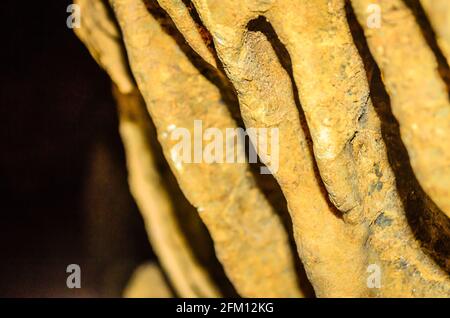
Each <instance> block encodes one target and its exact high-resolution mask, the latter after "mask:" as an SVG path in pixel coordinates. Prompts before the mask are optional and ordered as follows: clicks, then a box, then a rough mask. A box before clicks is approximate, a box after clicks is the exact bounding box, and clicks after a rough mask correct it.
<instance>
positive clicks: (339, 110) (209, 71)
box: [85, 0, 450, 297]
mask: <svg viewBox="0 0 450 318" xmlns="http://www.w3.org/2000/svg"><path fill="white" fill-rule="evenodd" d="M437 2H439V1H437ZM110 3H111V5H112V8H113V10H114V12H115V16H116V18H117V20H118V23H119V24H120V27H121V29H122V33H123V37H124V42H125V44H126V52H127V54H128V58H129V63H130V67H131V69H132V72H133V75H134V77H135V79H136V82H137V84H138V87H139V90H140V92H141V93H142V95H143V97H144V99H145V103H146V105H147V109H148V113H149V114H150V116H151V119H152V120H153V122H154V124H155V126H156V129H157V133H158V140H159V142H160V144H161V146H162V149H163V152H164V154H165V157H166V158H167V160H168V162H169V165H170V168H171V170H172V171H173V172H174V174H175V177H176V179H177V181H178V183H179V185H180V187H181V189H182V190H183V193H184V194H185V196H186V198H187V199H188V200H189V201H190V202H191V203H192V204H193V205H194V206H195V207H196V208H197V210H198V212H199V215H200V217H201V218H202V220H203V221H204V223H205V224H206V226H207V228H208V230H209V232H210V234H211V236H212V239H213V241H214V244H215V251H216V254H217V257H218V259H219V260H220V262H221V263H222V264H223V266H224V269H225V271H226V273H227V275H228V277H229V278H230V280H231V282H232V283H233V285H234V286H235V288H236V290H237V291H238V293H239V294H240V295H242V296H251V297H252V296H259V297H265V296H275V297H276V296H302V295H307V294H306V293H305V292H304V291H303V290H302V291H301V290H300V289H299V287H298V284H297V279H298V275H297V274H296V271H295V268H294V263H293V260H294V259H295V255H293V254H292V251H291V249H290V246H289V242H288V232H289V231H288V230H287V229H286V228H285V227H283V225H282V223H281V219H280V217H279V215H278V213H279V211H277V210H278V208H280V209H281V207H279V206H275V207H274V206H271V204H269V201H268V200H267V198H266V197H265V196H264V194H263V189H262V186H261V184H260V183H258V180H257V178H256V177H255V176H254V175H252V174H251V173H250V170H249V165H248V164H246V163H234V164H228V163H223V164H221V163H212V164H211V163H205V162H197V163H195V162H194V163H191V164H185V163H182V162H181V161H180V158H179V154H178V153H177V152H174V151H173V149H174V148H173V147H174V146H175V145H176V144H177V142H178V140H172V138H169V137H170V135H171V132H172V131H173V130H174V128H177V127H183V128H187V129H188V131H189V132H191V133H192V131H193V125H194V120H202V123H203V130H206V129H207V128H208V127H215V128H219V129H221V131H225V129H226V128H235V127H237V124H236V121H235V120H234V119H233V118H236V119H237V120H238V121H239V120H240V118H242V121H243V124H244V125H245V126H246V127H247V128H249V127H260V128H268V129H270V128H278V131H279V169H278V170H274V171H273V175H274V177H275V179H276V182H277V183H278V184H279V186H280V189H281V191H282V193H283V195H284V197H285V198H286V200H287V204H288V208H289V214H290V217H291V220H292V227H293V232H294V238H295V244H296V249H297V252H298V255H299V257H300V259H301V262H302V263H303V266H304V268H305V271H306V274H307V277H308V280H309V282H310V283H311V285H312V286H313V288H314V292H315V294H316V296H318V297H450V276H449V272H450V240H449V238H450V220H449V219H448V217H447V216H448V215H449V211H450V209H449V203H450V201H449V198H450V193H449V189H450V170H449V169H450V157H449V155H450V151H449V149H450V147H449V146H450V144H449V141H448V136H450V117H449V116H450V104H449V99H448V91H447V87H446V85H445V81H444V80H443V79H442V73H439V71H438V61H437V60H436V56H435V53H434V52H433V51H436V49H435V48H430V47H429V44H428V43H427V41H426V40H425V37H424V35H423V34H422V30H421V26H420V24H418V22H417V21H416V19H415V18H414V15H413V14H412V12H411V10H410V8H409V7H408V6H407V5H405V4H404V3H403V1H401V0H392V1H373V0H371V1H369V0H367V1H366V0H352V1H351V6H350V5H349V3H347V2H346V1H344V0H317V1H294V0H228V1H222V0H192V1H188V0H158V1H150V0H149V1H143V0H129V1H126V0H110ZM373 3H377V4H378V5H380V8H381V17H382V26H381V28H379V29H373V28H369V27H368V25H367V23H366V19H367V16H368V11H367V8H368V5H369V4H373ZM422 3H423V6H424V9H425V12H426V13H427V14H428V16H429V17H430V20H431V23H432V25H433V27H434V28H435V32H436V38H437V40H438V43H439V45H440V46H441V48H442V51H443V53H444V55H445V54H447V53H446V52H448V51H447V49H446V48H445V45H446V44H445V41H446V34H447V33H446V32H448V24H447V25H446V23H445V21H447V20H445V19H446V18H442V16H443V15H445V14H446V13H442V12H437V11H436V9H435V8H433V7H432V6H430V5H429V4H427V1H426V0H423V1H422ZM439 3H440V6H441V8H442V11H445V10H447V7H445V5H443V4H442V3H441V2H439ZM352 8H353V9H354V10H355V12H353V9H352ZM444 9H445V10H444ZM446 12H447V13H448V10H447V11H446ZM355 15H356V18H357V20H356V18H355ZM447 16H448V15H447ZM358 21H359V24H358ZM92 34H93V36H96V35H95V33H92ZM364 35H365V36H364ZM85 41H86V40H85ZM86 42H87V43H89V42H88V41H86ZM91 51H92V50H91ZM372 55H373V57H372ZM447 57H448V55H447ZM417 61H420V63H418V62H417ZM100 64H102V62H101V60H100ZM104 64H105V62H103V65H104ZM441 64H442V63H441ZM440 66H441V68H442V65H440ZM104 67H105V66H104ZM447 67H448V65H447ZM106 68H107V67H106ZM444 68H445V65H444ZM380 71H381V75H382V76H383V77H382V80H381V77H380ZM110 74H111V77H112V79H113V80H114V76H113V74H112V73H111V72H110ZM116 77H117V76H116ZM118 85H119V84H118ZM231 85H232V86H231ZM386 91H387V93H386ZM234 94H235V95H234ZM388 94H389V95H388ZM236 98H237V101H238V104H239V111H238V112H237V113H236V110H235V109H234V106H235V104H236ZM118 101H119V105H120V104H121V102H120V98H118ZM391 108H392V113H393V115H394V116H395V118H396V119H397V120H398V123H397V122H396V120H395V119H394V117H393V115H392V113H391ZM141 111H142V110H141ZM145 115H147V114H143V113H137V114H135V115H134V116H138V117H139V120H137V122H139V121H140V118H141V117H145ZM122 127H123V126H122ZM121 129H122V133H123V138H124V143H125V145H127V144H129V145H131V144H133V143H134V144H135V145H136V144H137V143H136V141H138V140H139V139H140V138H144V137H145V135H146V134H147V133H145V132H144V131H142V130H141V131H140V132H139V134H140V135H139V136H133V135H132V134H128V135H127V134H126V133H124V132H125V130H124V129H123V128H121ZM399 129H400V133H399V132H398V130H399ZM224 135H225V134H224ZM264 138H265V137H264V136H263V135H258V134H257V135H255V136H253V139H252V142H253V144H254V145H255V148H256V151H257V153H258V155H259V157H260V158H261V160H262V161H263V162H265V159H267V158H270V157H271V156H274V155H276V154H275V150H274V149H272V148H270V149H269V151H268V152H267V153H266V152H264V151H263V150H262V149H260V148H259V147H258V143H259V142H260V140H262V139H264ZM262 141H263V142H267V141H268V140H262ZM403 143H404V145H403ZM146 147H147V146H145V144H141V146H139V147H134V149H135V150H134V151H133V153H127V157H128V156H130V161H133V162H134V161H135V160H139V159H140V158H141V156H145V155H146V153H147V152H146V150H145V149H144V148H146ZM139 154H142V155H141V156H140V155H139ZM132 158H135V159H132ZM148 162H151V160H148ZM410 165H411V166H412V169H411V167H410ZM132 166H139V165H138V164H133V165H132ZM140 167H141V168H140V169H142V170H140V171H145V169H146V166H145V163H144V164H142V163H141V164H140ZM134 173H135V174H134V176H135V179H138V178H139V175H140V173H139V171H138V170H136V171H135V172H134ZM152 173H155V176H154V177H152V178H147V179H142V182H141V183H140V184H137V183H135V186H134V187H135V189H134V192H136V193H138V192H140V193H141V194H140V197H141V199H142V200H145V198H146V194H145V193H149V194H150V193H152V196H157V195H158V193H157V191H158V189H157V188H156V187H155V184H154V183H153V185H152V182H154V180H157V179H158V176H157V175H156V171H154V172H152ZM130 175H131V176H133V171H132V168H131V167H130ZM416 178H417V179H416ZM132 180H133V178H131V181H132ZM132 182H133V181H132ZM156 184H157V183H156ZM149 185H150V186H149ZM132 186H133V183H132ZM152 186H153V188H152ZM422 188H423V189H422ZM163 197H164V196H163ZM164 200H165V201H164V202H165V203H166V204H167V203H168V200H169V199H168V198H167V197H165V198H164ZM277 212H278V213H277ZM446 214H447V215H446ZM154 224H157V222H154ZM158 224H159V223H158ZM161 224H162V223H161ZM168 229H169V230H170V228H168ZM149 231H150V232H152V231H158V228H157V227H156V228H149ZM161 254H164V252H161ZM177 262H178V261H175V263H177ZM374 266H375V267H377V268H379V269H380V274H381V286H377V287H376V288H374V287H373V286H370V285H369V284H368V276H369V275H370V271H371V270H370V269H371V268H373V267H374ZM163 268H164V269H165V270H168V269H166V265H164V264H163ZM199 277H200V278H196V279H195V281H202V282H203V283H202V284H205V280H204V279H203V280H202V279H201V277H203V276H199Z"/></svg>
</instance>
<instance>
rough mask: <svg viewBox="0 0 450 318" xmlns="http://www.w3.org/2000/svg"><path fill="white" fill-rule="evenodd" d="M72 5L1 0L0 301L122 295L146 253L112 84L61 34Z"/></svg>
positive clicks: (147, 248) (69, 34)
mask: <svg viewBox="0 0 450 318" xmlns="http://www.w3.org/2000/svg"><path fill="white" fill-rule="evenodd" d="M70 3H71V1H63V0H46V1H17V0H7V1H5V0H3V1H1V2H0V7H1V19H0V20H1V22H0V23H1V33H2V34H1V38H0V41H1V42H0V43H1V50H0V54H1V57H0V59H1V85H0V92H1V93H0V145H1V148H0V196H1V197H0V211H1V214H0V216H1V221H0V296H8V297H36V296H44V297H55V296H56V297H74V296H83V297H84V296H119V295H120V291H121V289H122V288H123V285H124V283H125V282H126V280H127V279H128V278H129V275H130V274H131V271H132V269H133V268H134V267H135V266H136V265H137V264H138V263H140V262H142V261H144V260H146V259H149V258H151V257H153V256H152V252H151V248H150V246H149V244H148V242H147V238H146V235H145V231H144V228H143V223H142V220H141V218H140V215H139V213H138V211H137V209H136V207H135V205H134V202H133V200H132V198H131V196H130V194H129V190H128V186H127V182H126V178H127V176H126V169H125V160H124V154H123V149H122V145H121V141H120V138H119V135H118V130H117V117H116V108H115V103H114V101H113V99H112V97H111V86H110V85H111V83H110V80H109V78H108V77H107V75H106V74H105V73H104V72H103V71H102V70H101V69H100V68H99V67H98V65H97V64H96V63H95V61H94V60H93V59H92V58H91V56H90V55H89V53H88V51H87V49H86V48H85V47H84V46H83V44H82V43H81V42H80V41H79V40H78V39H77V38H76V36H75V35H74V33H73V30H71V29H69V28H67V26H66V19H67V17H68V16H69V13H67V12H66V9H67V6H68V5H69V4H70ZM71 263H75V264H79V265H80V266H81V273H82V287H83V288H81V289H79V290H70V289H68V288H67V287H66V277H67V275H68V274H66V267H67V265H68V264H71Z"/></svg>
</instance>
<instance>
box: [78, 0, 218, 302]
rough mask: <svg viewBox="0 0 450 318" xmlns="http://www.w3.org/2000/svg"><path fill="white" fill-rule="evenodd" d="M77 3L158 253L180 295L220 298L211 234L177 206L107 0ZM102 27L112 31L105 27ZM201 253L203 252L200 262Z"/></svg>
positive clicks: (83, 37) (85, 38) (132, 187)
mask: <svg viewBox="0 0 450 318" xmlns="http://www.w3.org/2000/svg"><path fill="white" fill-rule="evenodd" d="M76 3H78V4H80V7H81V8H82V10H83V11H82V12H83V14H82V19H81V22H82V27H81V28H80V29H77V30H78V31H77V35H78V36H79V37H80V39H81V40H82V41H83V42H84V43H85V44H86V46H87V47H88V48H89V51H90V52H91V54H92V55H93V57H94V58H96V60H97V61H99V64H100V65H102V67H103V68H104V69H105V70H106V71H107V72H108V74H109V75H110V77H111V79H112V80H113V81H114V83H115V85H114V96H115V98H116V100H117V105H118V113H119V126H120V127H119V131H120V134H121V137H122V140H123V143H124V148H125V153H126V157H127V166H128V172H129V184H130V190H131V193H132V194H133V196H134V198H135V200H136V203H137V205H138V207H139V209H140V211H141V213H142V216H143V218H144V222H145V224H146V227H147V232H148V235H149V238H150V242H151V243H152V246H153V249H154V250H155V252H156V254H157V255H158V258H159V261H160V262H161V264H162V265H163V267H164V270H165V271H166V273H167V275H168V277H169V279H170V281H171V283H172V286H173V287H174V289H175V290H176V292H177V294H178V295H179V296H181V297H217V296H220V295H221V292H220V291H219V288H218V286H216V284H215V283H214V282H213V281H212V279H211V277H210V275H209V273H208V270H209V271H210V270H211V268H207V266H205V264H202V262H201V260H200V259H208V258H210V257H208V255H204V254H205V253H206V254H207V253H208V250H210V249H209V248H208V246H206V245H207V242H208V239H209V238H208V236H207V234H206V233H204V230H203V229H202V228H201V225H200V224H198V222H199V220H198V218H196V217H195V215H194V214H193V213H195V211H192V210H190V209H189V207H187V206H182V205H181V204H178V205H177V204H175V202H182V200H180V199H179V195H178V197H177V196H176V195H175V194H174V193H169V192H168V191H167V190H166V188H165V186H164V180H163V178H164V177H167V176H162V175H160V172H159V170H160V164H158V160H157V158H156V156H155V149H154V147H153V146H152V143H154V142H153V141H152V138H155V137H154V133H153V131H152V124H151V122H150V118H149V117H148V114H147V111H146V107H145V104H144V101H143V100H142V96H141V94H140V93H139V91H138V90H137V88H136V87H135V85H134V82H133V79H132V76H131V75H130V74H129V72H128V66H127V65H128V64H127V62H126V55H125V54H124V49H123V45H122V39H121V38H120V36H119V31H118V30H117V27H116V25H115V24H114V23H113V22H112V20H111V19H110V17H109V16H108V14H107V12H108V11H107V7H106V6H105V5H104V4H103V3H102V2H101V1H93V0H89V1H84V0H77V1H76ZM94 20H95V21H96V23H94V22H93V21H94ZM99 25H100V26H104V25H107V26H108V27H107V28H106V27H105V28H99ZM177 209H178V210H179V211H178V213H177V211H176V210H177ZM180 216H181V217H183V220H184V224H185V226H184V227H183V226H181V224H180V220H178V219H179V218H180ZM186 225H187V226H186ZM186 231H187V232H188V233H189V234H191V235H190V238H191V239H190V240H188V239H187V237H186V234H188V233H186ZM192 233H194V235H192ZM192 238H194V240H193V239H192ZM194 249H195V250H197V254H196V253H195V251H194ZM198 252H200V254H202V253H203V257H200V259H199V257H197V256H198V254H199V253H198ZM203 263H204V262H203ZM209 265H210V266H211V262H209Z"/></svg>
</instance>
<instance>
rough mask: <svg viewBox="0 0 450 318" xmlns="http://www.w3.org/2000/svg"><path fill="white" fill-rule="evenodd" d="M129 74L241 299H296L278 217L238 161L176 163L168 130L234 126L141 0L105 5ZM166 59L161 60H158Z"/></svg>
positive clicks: (215, 93)
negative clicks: (113, 18)
mask: <svg viewBox="0 0 450 318" xmlns="http://www.w3.org/2000/svg"><path fill="white" fill-rule="evenodd" d="M111 3H112V7H113V9H114V11H115V13H116V15H117V19H118V21H119V24H120V26H121V29H122V32H123V36H124V41H125V45H126V48H127V53H128V57H129V59H130V65H131V69H132V71H133V74H134V77H135V78H136V81H137V83H138V86H139V89H140V91H141V92H142V95H143V97H144V99H145V101H146V104H147V107H148V109H149V113H150V115H151V117H152V119H153V121H154V123H155V126H156V128H157V131H158V139H159V141H160V142H161V145H162V148H163V151H164V153H165V156H166V158H167V159H168V160H169V164H170V166H171V168H172V170H173V171H174V173H175V176H176V178H177V180H178V182H179V184H180V186H181V189H182V190H183V192H184V193H185V195H186V197H187V198H188V199H189V201H190V202H191V203H192V204H193V205H194V206H195V207H196V208H197V210H198V211H199V213H200V216H201V218H202V219H203V221H204V222H205V224H206V226H207V227H208V230H209V231H210V233H211V236H212V238H213V240H214V244H215V248H216V252H217V256H218V258H219V259H220V261H221V262H222V264H223V265H224V268H225V271H226V272H227V274H228V276H229V277H230V280H231V281H232V282H233V283H234V286H235V287H236V289H237V291H238V292H239V293H240V294H241V295H243V296H248V297H252V296H266V297H270V296H274V297H276V296H280V297H289V296H300V295H301V293H300V290H299V289H298V288H297V287H296V284H297V281H296V275H295V268H294V264H293V255H292V253H291V251H290V248H289V244H288V238H287V234H286V232H285V230H284V228H283V226H282V224H281V220H280V219H279V217H278V215H277V214H276V213H275V212H274V211H273V210H272V208H271V206H270V205H269V203H268V201H267V200H266V199H265V197H264V195H263V194H262V193H261V191H260V190H259V189H258V188H257V187H256V185H255V181H254V180H253V178H252V175H251V173H250V171H249V170H248V168H247V165H246V164H245V163H244V164H206V163H199V164H179V161H178V158H176V154H175V155H174V153H173V152H172V153H171V149H172V147H173V146H174V145H175V144H176V143H177V141H175V140H171V139H170V138H168V134H169V133H170V130H171V127H186V128H188V129H189V130H191V131H192V129H193V123H194V120H202V122H203V128H204V129H206V128H208V127H217V128H220V129H222V130H223V132H224V135H225V128H234V127H236V124H235V123H234V121H233V120H232V118H231V116H230V113H229V111H228V109H227V106H226V104H225V103H224V101H223V100H222V97H221V94H220V90H219V88H218V87H216V86H215V85H214V84H212V83H211V82H210V81H209V80H208V79H207V78H206V77H205V76H203V75H202V74H201V72H200V71H199V70H198V69H197V68H196V67H195V66H194V65H193V64H192V63H191V61H190V60H189V58H188V57H187V56H186V55H185V53H184V52H183V51H182V50H181V49H180V47H179V46H178V45H177V43H176V41H175V39H174V38H173V37H171V36H170V35H169V34H166V33H165V32H164V30H163V29H162V27H161V25H160V24H159V23H158V21H157V20H156V19H155V17H154V16H153V15H151V14H150V13H149V12H148V11H147V9H146V7H145V5H144V3H143V2H142V1H140V0H133V1H121V0H118V1H116V0H114V1H111ZM161 56H164V57H165V58H164V59H161Z"/></svg>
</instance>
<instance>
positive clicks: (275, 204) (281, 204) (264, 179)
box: [146, 0, 313, 294]
mask: <svg viewBox="0 0 450 318" xmlns="http://www.w3.org/2000/svg"><path fill="white" fill-rule="evenodd" d="M183 2H184V4H185V5H186V6H187V8H188V9H189V13H190V15H191V18H192V19H193V20H194V22H195V23H196V25H197V28H198V31H199V33H200V34H201V35H202V38H203V39H204V41H205V44H206V45H207V47H208V48H209V50H210V51H211V52H212V53H213V55H214V57H215V60H216V63H217V66H218V70H216V69H214V68H213V67H212V66H210V65H209V64H208V63H207V62H206V61H204V60H203V58H201V57H200V56H199V55H198V54H197V53H196V52H195V51H194V50H193V49H192V48H191V47H190V46H189V45H188V44H187V43H186V41H185V39H184V37H183V35H182V34H181V33H180V32H179V31H178V29H177V28H176V26H175V24H174V22H173V21H172V20H171V18H170V17H169V16H168V15H167V14H166V13H165V11H164V10H163V9H162V8H160V7H159V6H158V5H157V4H154V3H151V4H150V3H149V1H146V4H147V7H148V8H149V10H150V12H151V13H152V15H153V16H154V17H155V18H156V19H158V21H159V22H160V23H161V25H162V27H163V28H164V29H165V31H166V32H167V34H169V35H170V36H172V37H173V38H174V39H175V41H176V42H177V44H178V45H179V47H180V48H181V50H182V51H183V52H184V53H185V55H186V56H187V57H188V58H189V60H190V61H191V63H192V64H193V65H194V66H195V67H196V68H197V69H198V70H199V71H200V72H201V73H202V75H204V76H205V78H206V79H208V80H209V81H210V82H211V83H212V84H214V85H215V86H216V87H218V88H219V90H220V93H221V95H222V99H223V101H224V103H225V104H226V105H227V107H228V110H229V111H230V113H231V116H232V117H233V119H234V120H235V121H236V124H237V126H238V127H241V128H244V129H245V125H244V123H243V120H242V117H241V114H240V109H239V102H238V98H237V93H236V91H235V89H234V87H233V85H232V83H231V82H230V81H229V80H228V78H227V77H226V76H225V71H224V69H223V65H222V63H221V61H220V60H219V58H218V57H217V53H216V51H215V48H214V43H213V42H212V36H211V35H210V34H209V31H208V30H207V29H206V28H205V26H204V25H203V24H202V22H201V20H200V18H199V16H198V13H197V12H196V10H195V7H194V6H193V5H192V3H191V2H190V1H187V0H186V1H185V0H183ZM249 143H250V141H249V139H248V138H246V145H245V149H246V156H247V159H248V156H249V151H255V150H254V147H253V146H252V145H250V147H249ZM249 149H250V150H249ZM252 149H253V150H252ZM263 166H264V165H263V164H262V163H261V162H258V163H256V164H249V167H250V171H251V173H252V175H253V177H254V178H255V181H256V183H257V185H258V187H259V189H260V190H261V191H262V192H263V194H264V196H265V197H266V199H267V200H268V202H269V203H270V205H271V206H272V208H273V209H274V211H275V212H276V213H278V214H279V216H280V219H281V220H282V223H283V226H284V227H285V230H286V231H287V233H288V235H289V241H290V244H291V249H292V254H293V255H297V250H296V247H295V241H294V237H293V233H292V221H291V218H290V216H289V212H288V209H287V203H286V199H285V198H284V195H283V192H282V191H281V188H280V186H279V185H278V182H277V181H276V180H275V178H274V177H273V175H271V174H265V175H263V174H261V173H260V168H261V167H263ZM294 263H295V264H294V265H295V268H296V269H297V273H298V275H299V277H301V279H299V285H301V288H302V289H303V290H304V291H305V293H306V294H308V293H309V294H313V292H312V290H313V289H312V287H311V286H310V284H309V281H308V279H307V278H306V274H305V272H304V269H303V266H302V264H301V261H300V260H299V259H298V257H296V259H295V260H294ZM300 282H302V283H301V284H300Z"/></svg>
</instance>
